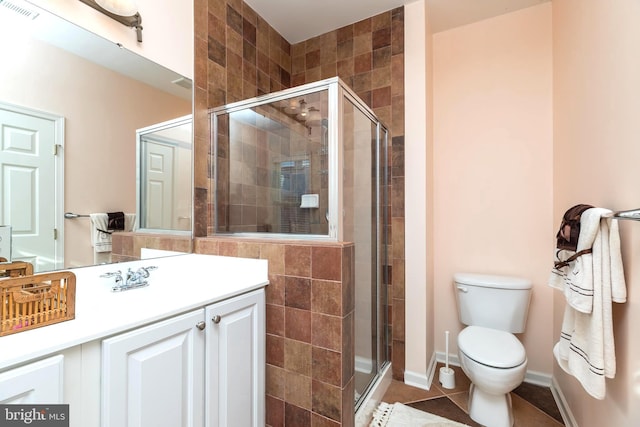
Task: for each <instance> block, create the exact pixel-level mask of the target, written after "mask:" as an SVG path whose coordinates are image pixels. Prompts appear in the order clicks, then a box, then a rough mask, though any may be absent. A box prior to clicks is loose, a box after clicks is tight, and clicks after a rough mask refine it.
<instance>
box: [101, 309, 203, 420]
mask: <svg viewBox="0 0 640 427" xmlns="http://www.w3.org/2000/svg"><path fill="white" fill-rule="evenodd" d="M202 321H203V310H202V309H201V310H197V311H195V312H191V313H187V314H184V315H181V316H178V317H175V318H172V319H169V320H166V321H163V322H159V323H155V324H152V325H149V326H145V327H143V328H140V329H136V330H134V331H131V332H127V333H125V334H122V335H119V336H117V337H114V338H109V339H106V340H104V341H103V342H102V426H104V427H107V426H108V427H134V426H135V427H178V426H182V427H192V426H193V427H200V426H202V423H203V420H204V408H203V405H202V402H203V400H204V396H203V394H204V392H203V387H204V384H203V380H202V378H203V372H204V359H203V358H204V339H205V337H204V331H202V330H200V329H199V327H198V326H197V325H198V323H199V322H202Z"/></svg>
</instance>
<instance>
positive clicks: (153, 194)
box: [143, 138, 176, 229]
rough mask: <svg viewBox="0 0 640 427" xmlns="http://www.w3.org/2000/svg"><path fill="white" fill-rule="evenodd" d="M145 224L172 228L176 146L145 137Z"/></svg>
mask: <svg viewBox="0 0 640 427" xmlns="http://www.w3.org/2000/svg"><path fill="white" fill-rule="evenodd" d="M143 141H144V142H145V144H144V147H145V150H146V153H145V162H144V165H145V166H146V169H145V171H144V172H145V173H146V176H147V182H146V187H147V188H146V194H147V197H146V198H145V199H146V204H147V212H146V214H147V215H146V224H147V227H149V228H160V229H171V228H173V225H174V224H173V223H174V215H173V169H174V167H173V165H174V161H175V150H176V147H175V146H172V145H168V144H163V143H158V142H153V141H151V140H148V139H146V138H144V139H143Z"/></svg>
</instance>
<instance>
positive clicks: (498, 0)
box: [244, 0, 550, 44]
mask: <svg viewBox="0 0 640 427" xmlns="http://www.w3.org/2000/svg"><path fill="white" fill-rule="evenodd" d="M244 1H245V3H247V4H248V5H249V6H251V8H252V9H253V10H255V11H256V12H257V13H258V14H259V15H260V16H262V17H263V18H264V19H265V20H266V21H267V22H268V23H269V24H270V25H271V26H272V27H273V28H275V29H276V30H277V31H278V32H279V33H280V34H281V35H282V36H283V37H284V38H285V39H287V41H288V42H289V43H291V44H295V43H298V42H301V41H304V40H307V39H310V38H312V37H315V36H318V35H320V34H324V33H327V32H329V31H333V30H335V29H338V28H340V27H343V26H345V25H348V24H352V23H354V22H358V21H361V20H363V19H365V18H368V17H370V16H374V15H377V14H379V13H382V12H386V11H388V10H391V9H394V8H396V7H398V6H403V5H406V4H409V3H413V2H415V1H417V0H244ZM425 1H426V2H427V6H428V11H429V17H430V23H431V29H432V31H433V32H434V33H436V32H440V31H444V30H447V29H450V28H454V27H458V26H460V25H465V24H470V23H472V22H477V21H480V20H483V19H487V18H491V17H493V16H497V15H502V14H504V13H509V12H513V11H515V10H518V9H523V8H525V7H529V6H533V5H536V4H539V3H544V2H547V1H550V0H425Z"/></svg>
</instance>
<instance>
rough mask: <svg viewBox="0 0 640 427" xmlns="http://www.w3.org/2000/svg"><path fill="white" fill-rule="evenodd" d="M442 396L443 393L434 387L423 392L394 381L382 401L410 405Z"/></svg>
mask: <svg viewBox="0 0 640 427" xmlns="http://www.w3.org/2000/svg"><path fill="white" fill-rule="evenodd" d="M443 395H444V393H442V391H441V390H439V389H437V388H435V387H431V390H423V389H421V388H417V387H412V386H410V385H406V384H405V383H403V382H401V381H395V380H394V381H392V382H391V385H389V388H388V389H387V391H386V392H385V394H384V397H383V398H382V400H383V401H384V402H387V403H396V402H400V403H410V402H417V401H421V400H426V399H432V398H434V397H439V396H443Z"/></svg>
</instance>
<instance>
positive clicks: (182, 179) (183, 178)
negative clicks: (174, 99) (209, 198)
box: [136, 115, 193, 234]
mask: <svg viewBox="0 0 640 427" xmlns="http://www.w3.org/2000/svg"><path fill="white" fill-rule="evenodd" d="M192 134H193V125H192V120H191V115H189V116H185V117H181V118H178V119H176V120H170V121H167V122H164V123H159V124H157V125H153V126H149V127H147V128H144V129H140V130H138V132H137V133H136V141H137V144H136V145H137V159H138V160H137V161H136V165H137V166H138V171H137V175H136V177H137V184H136V187H137V191H138V197H137V200H138V209H137V212H138V224H139V229H140V230H141V231H162V232H164V233H181V234H183V233H185V232H186V233H189V232H190V231H191V199H192V197H191V195H192V188H193V184H192V179H191V176H192V174H191V169H192V168H191V152H192V147H191V145H192V144H191V141H192Z"/></svg>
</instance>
